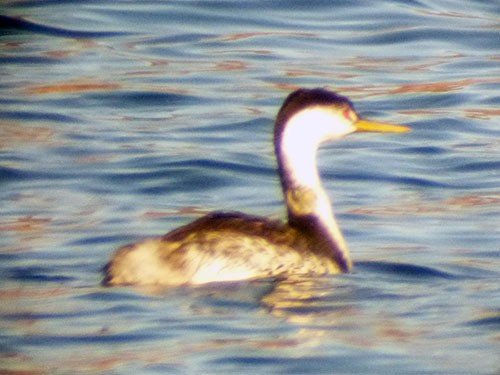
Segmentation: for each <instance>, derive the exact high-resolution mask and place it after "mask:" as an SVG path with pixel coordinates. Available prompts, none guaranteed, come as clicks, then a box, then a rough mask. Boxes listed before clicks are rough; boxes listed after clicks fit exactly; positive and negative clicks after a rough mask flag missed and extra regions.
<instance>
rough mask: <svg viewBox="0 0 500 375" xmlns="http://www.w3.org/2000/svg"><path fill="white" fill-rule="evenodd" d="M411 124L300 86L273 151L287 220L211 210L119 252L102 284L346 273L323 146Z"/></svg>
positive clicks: (284, 109)
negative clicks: (319, 158) (382, 118)
mask: <svg viewBox="0 0 500 375" xmlns="http://www.w3.org/2000/svg"><path fill="white" fill-rule="evenodd" d="M409 130H410V129H409V128H408V127H405V126H401V125H389V124H383V123H378V122H373V121H369V120H365V119H362V118H360V117H359V116H358V115H357V113H356V112H355V110H354V108H353V105H352V103H351V102H350V101H349V99H347V98H346V97H344V96H341V95H338V94H336V93H334V92H332V91H328V90H325V89H320V88H316V89H299V90H297V91H294V92H293V93H291V94H290V95H289V96H288V97H287V98H286V100H285V101H284V103H283V105H282V106H281V109H280V110H279V112H278V114H277V117H276V121H275V127H274V148H275V153H276V158H277V161H278V171H279V177H280V181H281V187H282V190H283V196H284V201H285V204H286V208H287V212H288V220H287V222H281V221H273V220H268V219H266V218H263V217H257V216H250V215H246V214H242V213H237V212H213V213H210V214H207V215H206V216H204V217H202V218H200V219H198V220H195V221H194V222H192V223H190V224H187V225H185V226H182V227H180V228H178V229H175V230H173V231H171V232H169V233H167V234H165V235H164V236H162V237H159V238H153V239H148V240H144V241H142V242H138V243H135V244H130V245H126V246H124V247H122V248H120V249H118V250H117V251H116V252H115V253H114V255H113V256H112V258H111V260H110V261H109V263H108V264H107V265H106V266H105V267H104V280H103V284H104V285H107V286H113V285H158V286H180V285H199V284H205V283H211V282H224V281H238V280H253V279H265V278H286V277H290V276H292V275H321V274H336V273H342V272H348V271H349V270H351V267H352V262H351V258H350V256H349V250H348V248H347V245H346V241H345V240H344V237H343V235H342V232H341V231H340V229H339V227H338V225H337V222H336V221H335V217H334V215H333V212H332V208H331V204H330V199H329V197H328V195H327V193H326V192H325V190H324V189H323V187H322V185H321V181H320V177H319V174H318V170H317V167H316V153H317V150H318V148H319V146H320V144H321V143H323V142H327V141H335V140H339V139H341V138H342V137H344V136H346V135H348V134H350V133H354V132H356V131H358V132H391V133H402V132H406V131H409Z"/></svg>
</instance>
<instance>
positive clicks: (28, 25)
mask: <svg viewBox="0 0 500 375" xmlns="http://www.w3.org/2000/svg"><path fill="white" fill-rule="evenodd" d="M0 24H2V25H3V26H2V29H3V30H4V32H5V30H21V31H27V32H32V33H36V34H44V35H52V36H59V37H63V38H77V39H86V38H106V37H112V36H122V35H129V34H130V33H127V32H116V31H81V30H69V29H63V28H59V27H52V26H45V25H41V24H38V23H35V22H31V21H26V20H24V19H22V18H15V17H8V16H1V15H0Z"/></svg>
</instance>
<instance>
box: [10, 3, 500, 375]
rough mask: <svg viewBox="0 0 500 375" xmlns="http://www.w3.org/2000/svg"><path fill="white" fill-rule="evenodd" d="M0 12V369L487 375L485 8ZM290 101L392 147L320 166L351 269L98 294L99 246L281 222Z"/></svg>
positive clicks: (496, 311)
mask: <svg viewBox="0 0 500 375" xmlns="http://www.w3.org/2000/svg"><path fill="white" fill-rule="evenodd" d="M0 14H1V16H0V77H1V81H0V199H1V205H0V326H1V330H0V372H2V373H5V374H25V373H36V374H66V373H71V374H80V373H102V374H160V373H161V374H163V373H174V374H190V373H194V374H196V373H201V374H213V373H217V374H221V373H238V374H255V373H262V374H264V373H265V374H269V373H286V374H317V373H335V374H498V373H499V372H500V355H499V353H500V288H499V285H500V282H499V281H500V257H499V254H500V252H499V250H500V248H499V244H500V230H499V228H500V188H499V182H500V128H499V116H500V110H499V108H500V95H499V87H500V53H499V46H500V37H499V30H498V25H499V23H498V19H499V18H498V15H499V14H500V5H499V4H498V2H495V1H480V0H475V1H467V2H460V1H451V0H437V1H432V2H431V1H378V2H367V1H362V0H358V1H350V2H343V1H313V2H311V1H297V0H296V1H263V0H260V1H248V2H240V1H232V0H228V1H184V0H182V1H154V0H147V1H137V0H136V1H117V2H116V1H92V0H89V1H65V0H36V1H23V0H7V1H4V2H3V3H2V5H1V7H0ZM298 87H325V88H329V89H331V90H335V91H338V92H339V93H341V94H343V95H346V96H348V97H349V98H350V99H352V101H353V102H354V103H355V106H356V109H357V111H358V112H359V113H360V114H361V115H364V116H366V117H370V118H373V119H376V120H379V121H386V122H392V123H401V124H406V125H409V126H411V127H412V129H413V131H412V132H411V133H407V134H398V135H385V134H356V135H353V136H351V137H349V138H347V139H345V140H343V141H342V142H336V143H335V144H331V145H328V146H326V147H324V148H323V149H322V150H321V151H320V153H319V165H320V168H321V174H322V177H323V180H324V185H325V188H326V189H327V190H328V192H329V194H330V196H331V197H332V200H333V204H334V210H335V212H336V215H337V217H338V219H339V222H340V226H341V227H342V229H343V231H344V233H345V236H346V239H347V241H348V243H349V247H350V249H351V253H352V257H353V259H354V264H355V268H354V271H353V272H352V273H350V274H346V275H337V276H325V277H316V278H308V279H300V280H293V281H292V280H289V281H283V282H280V283H276V282H272V281H270V280H262V281H256V282H244V283H229V284H219V285H209V286H205V287H184V288H177V289H173V290H138V289H134V288H104V287H102V286H101V285H100V282H101V278H102V275H101V268H102V266H103V265H104V264H105V263H106V262H107V260H108V259H109V257H110V256H111V254H112V253H113V251H114V250H115V249H116V248H117V247H119V246H121V245H123V244H126V243H128V242H133V241H138V240H140V239H143V238H147V237H150V236H158V235H161V234H163V233H166V232H167V231H169V230H171V229H173V228H175V227H177V226H179V225H182V224H185V223H187V222H189V221H191V220H193V219H195V218H197V217H199V216H201V215H203V214H204V213H206V212H208V211H210V210H213V209H224V210H240V211H245V212H248V213H252V214H258V215H263V216H269V217H272V218H284V216H285V210H284V207H283V203H282V198H281V192H280V187H279V182H278V179H277V175H276V170H275V160H274V155H273V151H272V145H271V136H272V124H273V118H274V116H275V114H276V111H277V109H278V108H279V106H280V104H281V102H282V100H283V99H284V98H285V97H286V96H287V95H288V93H289V92H291V91H293V90H294V89H296V88H298Z"/></svg>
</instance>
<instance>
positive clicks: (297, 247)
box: [104, 212, 339, 286]
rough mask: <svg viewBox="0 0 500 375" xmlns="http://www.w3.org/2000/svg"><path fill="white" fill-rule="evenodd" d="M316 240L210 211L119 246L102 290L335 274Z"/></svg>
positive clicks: (250, 219) (280, 225) (288, 229)
mask: <svg viewBox="0 0 500 375" xmlns="http://www.w3.org/2000/svg"><path fill="white" fill-rule="evenodd" d="M315 242H316V241H315V240H314V238H312V237H309V236H304V235H303V234H301V233H300V232H299V231H297V230H296V229H294V228H291V227H290V226H288V225H287V224H283V223H281V222H279V221H268V220H265V219H263V218H260V217H255V216H249V215H244V214H239V213H221V212H215V213H211V214H209V215H206V216H204V217H202V218H200V219H198V220H196V221H194V222H192V223H190V224H188V225H185V226H183V227H180V228H178V229H176V230H174V231H172V232H170V233H168V234H166V235H165V236H163V237H161V238H158V239H151V240H146V241H143V242H140V243H137V244H134V245H128V246H125V247H122V248H121V249H119V250H118V251H117V253H116V254H115V256H114V257H113V259H112V260H111V261H110V262H109V263H108V264H107V265H106V267H105V279H104V284H105V285H120V284H121V285H126V284H134V285H171V286H175V285H183V284H204V283H209V282H215V281H234V280H245V279H259V278H266V277H280V276H288V275H289V274H290V273H292V274H307V273H314V274H319V273H338V272H339V269H338V266H337V265H336V264H335V263H334V262H332V261H328V260H327V261H325V259H324V257H323V256H318V255H315V251H314V249H313V247H314V246H315Z"/></svg>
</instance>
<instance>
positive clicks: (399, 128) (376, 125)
mask: <svg viewBox="0 0 500 375" xmlns="http://www.w3.org/2000/svg"><path fill="white" fill-rule="evenodd" d="M354 126H355V127H356V130H357V131H358V132H374V133H406V132H409V131H410V130H411V128H409V127H407V126H403V125H390V124H384V123H381V122H375V121H370V120H365V119H359V120H358V121H356V122H355V123H354Z"/></svg>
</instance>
